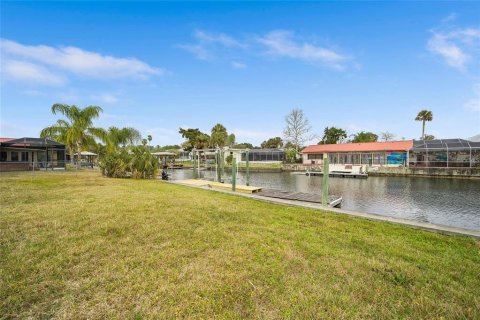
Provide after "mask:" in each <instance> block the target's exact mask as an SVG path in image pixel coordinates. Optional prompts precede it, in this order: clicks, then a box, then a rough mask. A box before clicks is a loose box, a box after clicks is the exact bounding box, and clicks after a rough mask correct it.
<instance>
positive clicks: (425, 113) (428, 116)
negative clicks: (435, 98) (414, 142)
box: [415, 110, 433, 140]
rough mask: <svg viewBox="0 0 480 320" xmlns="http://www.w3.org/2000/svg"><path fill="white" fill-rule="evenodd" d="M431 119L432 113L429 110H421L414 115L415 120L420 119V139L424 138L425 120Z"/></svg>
mask: <svg viewBox="0 0 480 320" xmlns="http://www.w3.org/2000/svg"><path fill="white" fill-rule="evenodd" d="M432 120H433V113H432V111H430V110H422V111H420V112H419V113H418V114H417V116H416V117H415V121H422V140H425V122H426V121H432Z"/></svg>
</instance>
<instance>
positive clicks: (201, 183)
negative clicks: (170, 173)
mask: <svg viewBox="0 0 480 320" xmlns="http://www.w3.org/2000/svg"><path fill="white" fill-rule="evenodd" d="M176 183H180V184H185V185H189V186H195V187H209V188H212V189H221V190H229V191H230V190H232V184H230V183H220V182H214V181H208V180H202V179H187V180H177V181H176ZM235 190H236V191H237V192H243V193H257V192H260V191H262V188H260V187H252V186H244V185H238V184H237V185H236V186H235Z"/></svg>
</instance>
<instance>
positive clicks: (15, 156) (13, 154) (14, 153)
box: [10, 151, 18, 161]
mask: <svg viewBox="0 0 480 320" xmlns="http://www.w3.org/2000/svg"><path fill="white" fill-rule="evenodd" d="M10 157H11V161H18V152H17V151H12V152H11V154H10Z"/></svg>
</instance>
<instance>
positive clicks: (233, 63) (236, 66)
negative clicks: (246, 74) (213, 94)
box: [232, 61, 247, 69]
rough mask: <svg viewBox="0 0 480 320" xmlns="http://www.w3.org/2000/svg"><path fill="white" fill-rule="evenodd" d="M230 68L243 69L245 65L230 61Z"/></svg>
mask: <svg viewBox="0 0 480 320" xmlns="http://www.w3.org/2000/svg"><path fill="white" fill-rule="evenodd" d="M232 68H234V69H245V68H247V65H246V64H244V63H241V62H238V61H232Z"/></svg>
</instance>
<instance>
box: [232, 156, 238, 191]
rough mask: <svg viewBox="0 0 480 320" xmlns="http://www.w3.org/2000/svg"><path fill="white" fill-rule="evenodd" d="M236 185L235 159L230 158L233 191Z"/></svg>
mask: <svg viewBox="0 0 480 320" xmlns="http://www.w3.org/2000/svg"><path fill="white" fill-rule="evenodd" d="M236 187H237V159H236V158H235V157H233V159H232V191H235V189H236Z"/></svg>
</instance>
